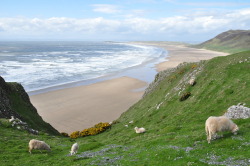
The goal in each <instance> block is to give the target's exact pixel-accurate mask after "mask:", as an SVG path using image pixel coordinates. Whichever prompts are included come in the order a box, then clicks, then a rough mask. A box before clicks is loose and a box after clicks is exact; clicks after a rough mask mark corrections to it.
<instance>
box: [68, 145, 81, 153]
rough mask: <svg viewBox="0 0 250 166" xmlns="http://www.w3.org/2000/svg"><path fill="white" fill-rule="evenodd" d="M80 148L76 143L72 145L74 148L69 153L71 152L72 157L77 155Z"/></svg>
mask: <svg viewBox="0 0 250 166" xmlns="http://www.w3.org/2000/svg"><path fill="white" fill-rule="evenodd" d="M78 148H79V145H78V144H77V143H74V144H73V145H72V147H71V151H69V152H70V155H71V156H72V155H74V154H76V153H77V150H78Z"/></svg>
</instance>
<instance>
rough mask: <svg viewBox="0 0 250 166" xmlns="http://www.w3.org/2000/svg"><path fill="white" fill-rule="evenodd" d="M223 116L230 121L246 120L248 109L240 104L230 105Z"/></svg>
mask: <svg viewBox="0 0 250 166" xmlns="http://www.w3.org/2000/svg"><path fill="white" fill-rule="evenodd" d="M224 116H226V117H228V118H230V119H247V118H250V108H248V107H245V104H242V103H239V104H237V105H232V106H231V107H229V108H228V109H227V112H226V113H225V114H224Z"/></svg>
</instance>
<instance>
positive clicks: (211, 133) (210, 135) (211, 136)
mask: <svg viewBox="0 0 250 166" xmlns="http://www.w3.org/2000/svg"><path fill="white" fill-rule="evenodd" d="M212 138H213V132H211V131H209V137H208V139H209V140H208V143H209V144H210V141H211V140H212Z"/></svg>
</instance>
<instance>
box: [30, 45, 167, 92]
mask: <svg viewBox="0 0 250 166" xmlns="http://www.w3.org/2000/svg"><path fill="white" fill-rule="evenodd" d="M125 44H131V43H125ZM132 44H133V45H139V46H140V45H141V44H136V43H135V44H134V43H132ZM142 46H153V45H142ZM153 47H156V48H159V49H162V50H164V51H163V52H162V54H161V55H160V57H159V58H157V59H154V60H150V61H147V62H143V63H142V64H139V65H136V66H132V67H128V68H126V69H122V70H120V71H116V72H113V73H109V74H107V75H103V76H100V77H96V78H91V79H86V80H79V81H74V82H68V83H62V84H59V85H54V86H50V87H45V88H41V89H37V90H31V91H28V92H27V93H28V95H29V96H33V95H38V94H42V93H47V92H50V91H56V90H60V89H65V88H73V87H77V86H86V85H92V84H95V83H98V82H103V81H106V80H111V79H116V78H120V77H131V78H135V79H138V80H141V81H143V82H146V83H147V84H150V83H151V82H152V81H153V80H154V77H155V75H156V74H157V73H158V71H157V67H156V65H157V64H159V63H161V62H165V61H167V58H168V57H169V56H168V53H167V50H166V49H164V48H160V47H157V46H153ZM145 73H147V74H145ZM145 88H146V87H145ZM145 88H144V90H145ZM140 89H142V88H140Z"/></svg>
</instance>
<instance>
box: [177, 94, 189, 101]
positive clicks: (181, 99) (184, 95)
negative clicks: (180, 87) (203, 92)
mask: <svg viewBox="0 0 250 166" xmlns="http://www.w3.org/2000/svg"><path fill="white" fill-rule="evenodd" d="M189 96H191V93H190V92H185V93H184V94H183V95H182V96H181V98H180V101H184V100H187V98H189Z"/></svg>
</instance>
